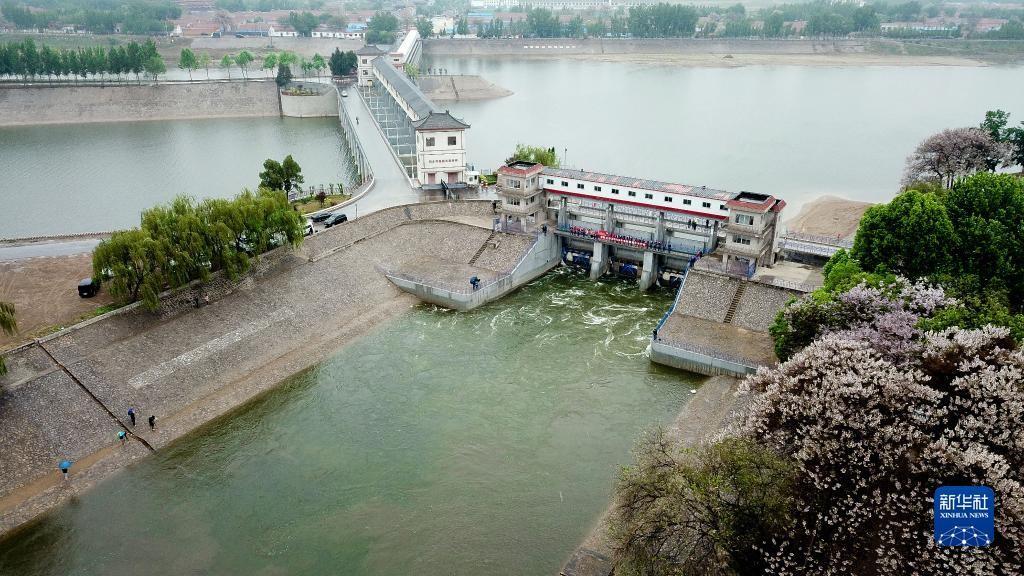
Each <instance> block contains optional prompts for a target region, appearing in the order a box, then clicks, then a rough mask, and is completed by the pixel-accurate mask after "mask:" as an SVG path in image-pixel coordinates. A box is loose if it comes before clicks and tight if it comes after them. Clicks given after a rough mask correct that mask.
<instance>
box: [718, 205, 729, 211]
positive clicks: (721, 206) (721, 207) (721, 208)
mask: <svg viewBox="0 0 1024 576" xmlns="http://www.w3.org/2000/svg"><path fill="white" fill-rule="evenodd" d="M718 209H719V210H728V208H726V207H725V204H719V205H718Z"/></svg>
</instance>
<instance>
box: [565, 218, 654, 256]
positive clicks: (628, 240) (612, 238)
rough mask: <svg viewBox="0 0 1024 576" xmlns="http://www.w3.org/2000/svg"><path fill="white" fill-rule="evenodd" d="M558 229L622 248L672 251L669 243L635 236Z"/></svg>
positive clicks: (602, 231) (572, 228)
mask: <svg viewBox="0 0 1024 576" xmlns="http://www.w3.org/2000/svg"><path fill="white" fill-rule="evenodd" d="M558 229H559V230H561V231H563V232H568V233H570V234H572V235H573V236H579V237H581V238H593V239H594V240H600V241H602V242H614V243H616V244H622V245H623V246H631V247H633V248H641V249H644V250H662V251H666V252H671V251H672V243H670V242H659V241H657V240H647V239H644V238H637V237H635V236H626V235H624V234H616V233H614V232H606V231H604V230H592V229H590V228H586V227H584V226H569V225H563V226H559V227H558Z"/></svg>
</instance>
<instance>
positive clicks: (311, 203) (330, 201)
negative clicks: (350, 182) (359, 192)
mask: <svg viewBox="0 0 1024 576" xmlns="http://www.w3.org/2000/svg"><path fill="white" fill-rule="evenodd" d="M351 197H352V196H351V195H349V194H328V195H327V198H326V199H324V203H323V204H322V205H321V204H320V201H319V200H317V199H316V198H315V197H313V196H310V197H309V198H300V199H298V200H296V201H295V202H292V206H294V207H295V209H296V210H298V211H299V213H300V214H309V213H310V212H316V211H317V210H323V209H324V208H330V207H331V206H337V205H338V204H341V203H342V202H344V201H346V200H348V199H349V198H351Z"/></svg>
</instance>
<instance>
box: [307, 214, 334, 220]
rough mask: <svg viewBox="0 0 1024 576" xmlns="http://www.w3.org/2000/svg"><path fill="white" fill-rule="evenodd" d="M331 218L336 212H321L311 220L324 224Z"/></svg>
mask: <svg viewBox="0 0 1024 576" xmlns="http://www.w3.org/2000/svg"><path fill="white" fill-rule="evenodd" d="M331 216H334V212H321V213H319V214H313V216H312V217H311V218H310V220H312V221H313V222H323V221H324V220H327V219H328V218H330V217H331Z"/></svg>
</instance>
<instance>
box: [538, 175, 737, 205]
mask: <svg viewBox="0 0 1024 576" xmlns="http://www.w3.org/2000/svg"><path fill="white" fill-rule="evenodd" d="M544 174H545V175H548V176H557V177H559V178H576V179H580V180H586V181H588V182H597V183H600V184H607V185H609V186H622V187H624V188H636V189H639V190H651V191H653V192H663V193H669V194H686V195H688V196H699V197H702V198H711V199H713V200H729V199H731V198H732V197H733V196H734V195H735V194H733V193H730V192H726V191H724V190H715V189H714V188H708V187H707V186H690V185H688V184H673V183H671V182H661V181H658V180H646V179H643V178H633V177H630V176H615V175H612V174H602V173H600V172H586V171H583V170H571V169H567V168H545V169H544Z"/></svg>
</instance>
